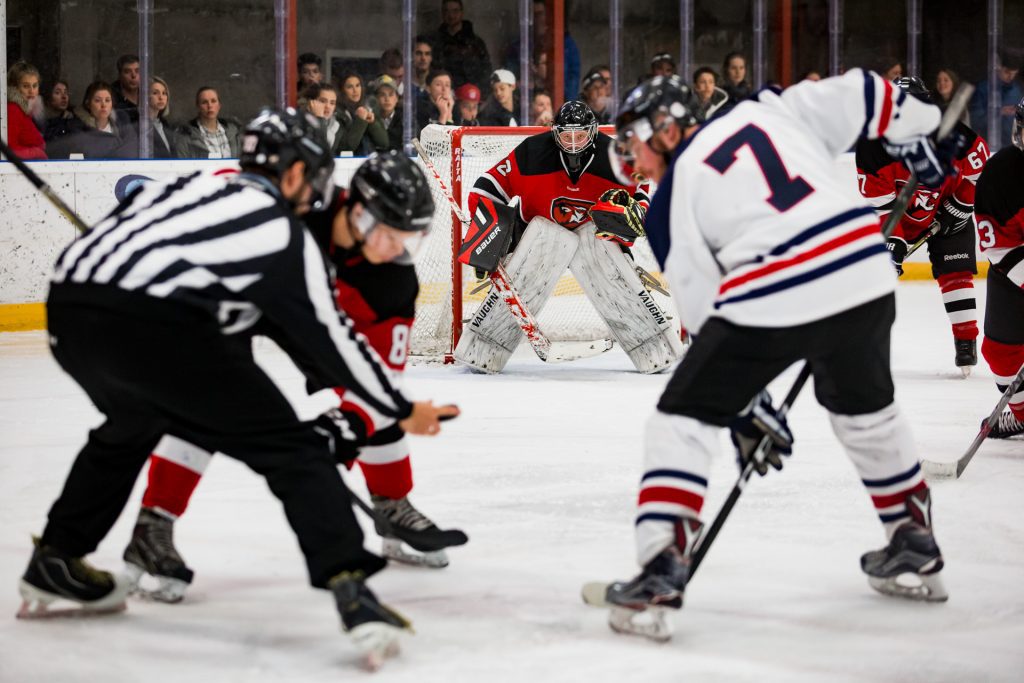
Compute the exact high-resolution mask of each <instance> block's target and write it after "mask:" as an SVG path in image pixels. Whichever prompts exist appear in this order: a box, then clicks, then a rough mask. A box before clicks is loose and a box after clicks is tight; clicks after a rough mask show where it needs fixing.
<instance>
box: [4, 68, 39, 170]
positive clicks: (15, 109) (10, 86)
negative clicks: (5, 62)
mask: <svg viewBox="0 0 1024 683" xmlns="http://www.w3.org/2000/svg"><path fill="white" fill-rule="evenodd" d="M44 117H45V114H44V113H43V100H42V99H40V97H39V70H38V69H36V68H35V67H34V66H32V65H31V64H29V63H28V62H25V61H19V62H15V63H14V66H12V67H11V68H10V70H9V71H8V72H7V145H8V146H9V147H10V148H11V150H13V151H14V153H15V154H17V155H18V156H20V157H21V158H22V159H46V158H47V156H46V141H45V140H44V139H43V134H42V132H41V129H42V128H43V127H44V125H45V123H44V122H45V118H44ZM37 122H38V123H37Z"/></svg>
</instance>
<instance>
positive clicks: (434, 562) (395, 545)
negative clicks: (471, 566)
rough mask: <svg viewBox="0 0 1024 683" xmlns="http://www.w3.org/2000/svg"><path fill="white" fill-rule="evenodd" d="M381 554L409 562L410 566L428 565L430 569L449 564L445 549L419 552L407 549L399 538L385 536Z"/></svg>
mask: <svg viewBox="0 0 1024 683" xmlns="http://www.w3.org/2000/svg"><path fill="white" fill-rule="evenodd" d="M381 554H382V555H383V556H384V557H386V558H387V559H389V560H394V561H395V562H401V563H402V564H407V565H409V566H410V567H426V568H428V569H444V568H445V567H447V566H448V553H446V552H445V551H443V550H433V551H430V552H423V553H421V552H419V551H417V550H412V549H408V550H407V549H406V547H405V545H404V544H403V543H402V542H401V541H399V540H398V539H392V538H385V539H384V547H383V551H382V552H381Z"/></svg>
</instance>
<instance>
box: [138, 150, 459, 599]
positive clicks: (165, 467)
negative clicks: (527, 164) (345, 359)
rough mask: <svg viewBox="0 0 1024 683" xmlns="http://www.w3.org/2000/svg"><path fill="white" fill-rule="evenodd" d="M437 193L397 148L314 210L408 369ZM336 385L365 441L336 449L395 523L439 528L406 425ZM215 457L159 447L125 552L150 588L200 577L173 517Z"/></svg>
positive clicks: (353, 292)
mask: <svg viewBox="0 0 1024 683" xmlns="http://www.w3.org/2000/svg"><path fill="white" fill-rule="evenodd" d="M429 198H430V193H429V189H428V188H427V185H426V180H425V178H424V177H423V175H422V173H421V172H420V171H419V169H417V168H416V167H415V166H414V164H412V163H411V162H410V161H409V160H408V159H407V158H406V157H404V156H402V155H401V154H400V153H398V152H389V153H385V154H382V155H379V156H376V157H371V158H370V159H369V160H368V161H367V162H366V163H365V164H363V165H362V166H360V168H359V169H358V170H357V172H356V174H355V176H354V177H353V179H352V189H351V190H350V192H349V193H347V194H346V193H345V192H339V193H338V194H337V195H336V197H335V198H334V201H333V202H332V203H331V205H330V206H329V207H328V208H327V209H326V210H324V211H317V212H312V213H310V214H307V216H306V223H307V226H308V227H309V228H310V230H311V231H312V232H313V234H314V236H315V237H316V241H317V243H318V244H320V245H321V247H322V248H323V249H324V250H325V251H326V252H327V253H328V254H329V256H330V259H331V261H332V262H333V264H334V266H335V287H336V290H335V291H336V298H337V304H338V307H339V308H340V309H341V310H343V311H345V312H346V314H347V315H348V317H349V319H350V320H351V321H352V323H353V328H354V329H355V331H356V332H359V333H360V334H362V335H363V336H364V337H365V338H366V340H367V341H368V342H369V344H370V346H371V347H372V348H373V349H374V350H375V351H376V352H377V355H378V356H379V357H380V359H381V360H382V361H383V362H384V363H385V364H386V365H387V366H388V367H390V368H391V370H393V371H394V372H396V373H401V372H402V371H403V370H404V368H405V362H406V358H407V354H408V350H409V339H410V329H411V327H412V323H413V317H414V315H415V303H416V296H417V293H418V291H419V283H418V280H417V278H416V271H415V268H414V266H413V264H412V261H411V258H410V255H411V254H413V253H415V251H416V249H417V247H418V243H419V242H420V240H421V239H422V235H423V233H424V232H425V231H426V229H427V228H428V227H429V225H430V221H431V219H432V218H433V208H432V207H433V203H432V202H431V201H427V200H429ZM393 226H398V227H393ZM335 391H336V392H337V394H338V396H339V399H340V404H339V407H338V410H339V411H340V412H341V414H343V415H344V417H345V421H346V423H347V424H348V425H349V427H351V428H352V430H353V431H354V432H355V434H354V437H355V438H354V439H345V440H342V439H338V441H337V443H338V444H339V445H340V444H341V443H343V442H344V443H346V444H352V443H358V444H364V445H362V446H361V447H359V448H355V447H354V446H351V445H348V446H347V447H346V448H345V449H344V451H343V452H337V449H336V455H337V457H338V459H339V461H340V462H345V463H348V464H350V463H351V460H352V459H353V458H355V459H356V460H357V462H358V463H359V466H360V468H361V469H362V471H363V475H364V477H365V479H366V485H367V488H368V489H369V491H370V494H371V497H372V501H373V507H374V508H375V510H376V511H377V512H378V513H380V514H381V515H382V516H383V517H384V518H386V519H388V520H390V521H391V523H392V524H397V525H401V526H403V527H407V528H411V529H415V530H416V531H424V530H428V529H437V527H436V526H435V525H434V524H433V522H432V521H431V520H430V519H428V518H427V517H426V516H425V515H423V514H422V513H421V512H419V510H417V509H416V508H415V507H414V506H413V505H412V504H411V503H410V502H409V499H408V494H409V492H410V491H411V490H412V486H413V480H412V467H411V464H410V461H409V445H408V441H407V439H406V438H405V434H404V432H403V431H402V430H401V429H400V428H399V427H398V425H397V424H396V423H393V422H390V423H389V421H387V420H385V419H383V416H381V415H380V414H379V413H377V412H376V411H375V410H374V409H373V408H372V406H370V405H369V404H368V403H366V402H365V401H362V400H361V399H360V398H359V397H358V396H356V395H355V394H353V393H352V392H349V391H346V390H345V388H344V387H339V388H336V389H335ZM357 456H358V457H357ZM211 458H212V454H211V453H209V452H207V451H205V450H203V449H201V448H198V447H196V446H194V445H192V444H190V443H188V442H186V441H184V440H182V439H180V438H178V437H175V436H171V435H166V436H165V437H164V438H163V439H162V440H161V441H160V443H159V444H158V445H157V447H156V449H155V450H154V453H153V456H152V458H151V461H150V468H149V482H148V486H147V488H146V491H145V493H144V495H143V499H142V509H141V510H140V512H139V518H138V521H137V523H136V526H135V529H134V532H133V534H132V540H131V541H130V543H129V545H128V547H127V548H126V549H125V553H124V559H125V561H126V563H127V565H128V571H129V574H130V576H131V577H132V579H133V581H134V582H135V584H136V586H138V582H139V580H140V578H141V576H142V575H143V574H148V575H150V576H152V577H154V578H155V579H156V581H157V583H158V587H157V588H156V589H155V590H146V591H144V592H145V593H146V594H147V595H148V596H149V597H151V598H153V599H156V600H160V601H163V602H177V601H179V600H181V598H182V597H183V595H184V592H185V590H186V588H187V586H188V584H189V583H190V582H191V580H192V577H193V573H192V570H191V569H189V568H188V567H187V566H186V565H185V563H184V561H183V560H182V558H181V556H180V554H179V553H178V551H177V550H176V548H175V546H174V543H173V523H174V521H175V520H176V519H177V518H178V517H180V516H181V515H182V514H183V513H184V512H185V509H186V507H187V505H188V501H189V499H190V497H191V495H192V493H193V491H194V490H195V488H196V486H198V484H199V480H200V478H201V477H202V475H203V472H204V470H205V469H206V467H207V465H208V464H209V462H210V459H211ZM377 531H378V533H381V535H382V536H383V537H384V552H383V554H384V556H385V557H388V558H390V559H395V560H398V561H402V562H406V563H410V564H418V565H423V566H431V567H444V566H446V565H447V563H448V560H447V556H446V554H445V552H444V550H437V551H432V552H427V553H415V552H413V551H408V550H406V549H405V548H404V547H403V545H402V542H401V541H400V540H399V539H398V538H396V537H394V536H393V535H390V534H388V533H386V531H385V530H384V529H381V528H379V527H378V529H377Z"/></svg>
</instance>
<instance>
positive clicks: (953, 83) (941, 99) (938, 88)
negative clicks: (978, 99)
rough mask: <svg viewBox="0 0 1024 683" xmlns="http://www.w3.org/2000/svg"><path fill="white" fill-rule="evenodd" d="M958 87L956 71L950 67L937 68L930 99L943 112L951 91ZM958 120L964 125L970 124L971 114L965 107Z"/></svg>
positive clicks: (958, 79) (951, 94) (951, 93)
mask: <svg viewBox="0 0 1024 683" xmlns="http://www.w3.org/2000/svg"><path fill="white" fill-rule="evenodd" d="M959 87H960V77H959V76H957V74H956V72H955V71H953V70H952V69H939V72H938V73H937V74H935V87H934V88H932V101H933V102H935V104H936V106H938V108H939V109H941V110H942V111H943V112H945V111H946V107H948V106H949V101H950V100H951V99H952V98H953V93H955V92H956V89H957V88H959ZM960 120H961V121H962V122H963V124H964V125H965V126H969V125H971V115H970V113H968V111H967V109H966V108H965V109H964V111H963V113H962V114H961V115H960Z"/></svg>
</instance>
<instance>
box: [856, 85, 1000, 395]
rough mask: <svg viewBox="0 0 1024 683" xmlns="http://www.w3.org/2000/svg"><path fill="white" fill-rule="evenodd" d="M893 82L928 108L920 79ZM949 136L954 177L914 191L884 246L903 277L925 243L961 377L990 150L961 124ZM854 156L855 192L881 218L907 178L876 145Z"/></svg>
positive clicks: (973, 337) (971, 347)
mask: <svg viewBox="0 0 1024 683" xmlns="http://www.w3.org/2000/svg"><path fill="white" fill-rule="evenodd" d="M893 83H894V84H896V85H898V86H899V87H900V88H901V89H902V90H903V92H904V93H906V94H908V95H910V96H912V97H916V98H918V99H919V100H921V101H922V102H927V103H929V104H931V103H932V99H931V95H930V93H929V92H928V89H927V88H926V87H925V85H924V83H923V82H922V81H921V79H919V78H912V77H903V78H897V79H896V80H894V81H893ZM953 134H954V135H959V136H963V138H964V140H965V144H964V145H963V148H962V149H961V150H960V152H959V153H958V154H957V156H956V161H955V164H956V168H957V174H956V175H954V176H952V177H950V178H948V179H947V180H946V181H945V182H944V183H943V184H942V186H941V187H927V186H924V185H922V186H920V187H918V190H917V193H916V194H915V195H914V197H913V198H912V199H911V202H910V206H909V207H908V208H907V213H906V215H905V216H904V217H903V219H902V220H900V222H899V224H898V225H897V226H896V229H895V230H894V231H893V233H892V236H890V237H889V242H888V247H889V252H890V255H891V256H892V261H893V265H894V266H895V267H896V270H897V272H898V273H899V274H900V275H902V274H903V259H904V258H905V257H906V256H907V250H908V248H909V247H908V245H912V244H914V243H915V242H917V241H918V240H921V239H925V240H926V243H927V245H928V257H929V259H930V260H931V264H932V277H934V278H935V280H936V281H937V282H938V284H939V288H940V289H941V290H942V302H943V304H944V305H945V307H946V315H948V316H949V321H950V323H951V324H952V326H953V342H954V345H955V348H956V353H955V356H954V362H955V363H956V365H957V367H958V368H960V369H961V372H963V374H964V375H965V376H966V375H967V374H969V373H970V370H971V368H972V367H973V366H975V365H977V364H978V350H977V337H978V309H977V305H976V303H975V296H974V276H975V275H976V274H977V273H978V265H977V257H976V255H975V246H974V231H973V230H971V229H970V228H971V226H972V224H973V220H972V212H973V210H974V191H975V183H977V181H978V176H979V175H981V172H982V169H983V168H984V166H985V162H986V160H987V159H988V157H989V151H988V147H987V146H986V145H985V141H984V140H982V139H981V137H980V136H979V135H978V134H977V133H975V132H974V131H973V130H971V129H970V128H969V127H967V126H966V125H965V124H964V123H963V122H958V123H957V125H956V128H955V129H954V133H953ZM856 157H857V179H858V184H859V188H860V192H861V194H862V195H863V196H864V197H865V198H866V199H867V200H868V202H869V203H870V204H871V205H872V206H874V207H875V210H876V211H878V212H879V214H880V215H882V216H884V215H885V214H887V213H888V211H889V209H890V208H891V206H892V203H893V201H894V200H895V199H896V195H897V194H898V193H899V191H900V189H901V188H902V187H903V185H904V184H905V183H906V182H907V179H908V178H909V177H910V172H909V171H907V169H906V167H905V166H904V165H903V164H902V163H900V161H899V160H898V159H894V158H893V157H892V156H890V155H889V154H888V153H887V152H886V149H885V145H884V143H883V142H882V141H881V140H868V139H861V140H860V141H859V142H858V143H857V149H856Z"/></svg>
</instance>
